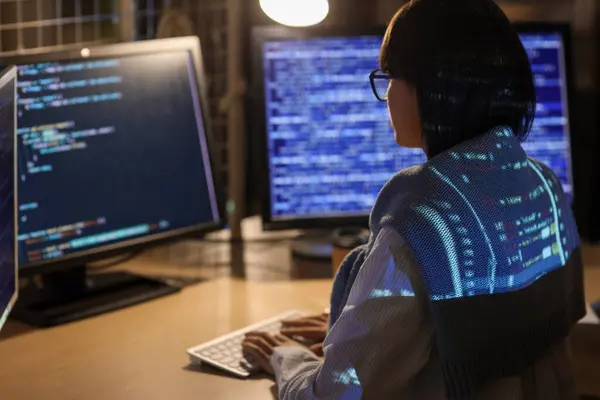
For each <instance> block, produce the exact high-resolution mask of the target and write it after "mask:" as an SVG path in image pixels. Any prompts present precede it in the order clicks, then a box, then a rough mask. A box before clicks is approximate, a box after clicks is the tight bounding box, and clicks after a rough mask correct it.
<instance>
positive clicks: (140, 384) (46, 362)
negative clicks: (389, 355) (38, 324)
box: [0, 278, 331, 400]
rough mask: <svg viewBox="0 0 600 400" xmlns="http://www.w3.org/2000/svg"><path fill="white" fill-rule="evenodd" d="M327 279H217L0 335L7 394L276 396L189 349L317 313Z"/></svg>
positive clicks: (69, 397)
mask: <svg viewBox="0 0 600 400" xmlns="http://www.w3.org/2000/svg"><path fill="white" fill-rule="evenodd" d="M330 287H331V283H330V281H328V280H321V281H302V282H270V283H269V282H264V283H252V282H245V281H241V280H235V279H231V278H221V279H217V280H214V281H209V282H206V283H201V284H198V285H196V286H193V287H189V288H187V289H185V290H184V291H183V292H182V293H180V294H177V295H173V296H169V297H165V298H163V299H160V300H156V301H153V302H150V303H146V304H142V305H140V306H136V307H132V308H128V309H125V310H122V311H119V312H115V313H112V314H108V315H103V316H100V317H97V318H92V319H89V320H86V321H82V322H78V323H74V324H71V325H68V326H64V327H58V328H54V329H49V330H39V331H32V332H26V333H23V334H21V335H18V336H14V337H12V338H8V339H5V340H3V341H0V397H1V398H2V399H3V400H13V399H14V400H38V399H40V400H54V399H56V400H129V399H131V400H138V399H139V400H142V399H143V400H152V399H161V400H163V399H169V400H170V399H178V400H185V399H194V400H198V399H206V400H212V399H215V400H216V399H219V400H226V399H231V400H242V399H243V400H246V399H247V400H253V399H257V400H259V399H273V394H272V392H271V388H272V386H273V382H272V381H270V380H268V379H264V378H259V379H256V380H252V381H244V380H237V379H233V378H230V377H228V376H224V375H219V374H218V373H216V372H215V371H214V370H212V369H208V368H206V369H202V370H201V371H198V370H194V369H190V368H189V366H188V357H187V354H186V353H185V349H186V348H187V347H190V346H192V345H195V344H199V343H201V342H203V341H206V340H209V339H212V338H214V337H216V336H219V335H220V334H223V333H226V332H229V331H231V330H235V329H239V328H242V327H244V326H246V325H248V324H250V323H253V322H257V321H260V320H262V319H265V318H268V317H271V316H273V315H276V314H278V313H281V312H285V311H287V310H289V309H302V310H306V311H310V312H319V311H322V310H323V309H324V308H325V307H326V305H327V304H328V303H329V291H330Z"/></svg>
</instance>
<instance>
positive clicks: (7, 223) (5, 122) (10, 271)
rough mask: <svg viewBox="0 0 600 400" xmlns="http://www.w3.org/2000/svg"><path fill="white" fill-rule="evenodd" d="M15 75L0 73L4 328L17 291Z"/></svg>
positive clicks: (0, 320) (0, 303) (0, 311)
mask: <svg viewBox="0 0 600 400" xmlns="http://www.w3.org/2000/svg"><path fill="white" fill-rule="evenodd" d="M15 84H16V82H15V75H14V74H12V75H4V76H2V75H0V328H2V326H3V325H4V323H5V322H6V318H7V317H8V314H9V313H10V310H11V308H12V306H13V303H14V300H15V298H16V293H17V271H16V259H15V256H16V251H15V247H16V241H15V235H16V232H15V228H16V225H15V190H14V189H15V172H16V171H15V165H16V163H15V128H16V126H15Z"/></svg>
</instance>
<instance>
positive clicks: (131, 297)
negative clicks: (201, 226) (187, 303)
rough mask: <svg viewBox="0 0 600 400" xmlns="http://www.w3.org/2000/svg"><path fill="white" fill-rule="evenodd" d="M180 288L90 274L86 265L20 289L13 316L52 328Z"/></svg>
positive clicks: (126, 276)
mask: <svg viewBox="0 0 600 400" xmlns="http://www.w3.org/2000/svg"><path fill="white" fill-rule="evenodd" d="M179 290H180V288H178V287H173V286H169V285H167V284H166V283H164V282H160V281H158V280H153V279H150V278H144V277H140V276H135V275H132V274H128V273H126V272H111V273H101V274H87V270H86V267H85V266H78V267H76V268H71V269H67V270H64V271H59V272H51V273H47V274H44V275H42V276H41V279H32V280H31V282H29V285H27V286H26V287H24V288H21V290H20V293H19V300H18V301H17V304H16V307H15V310H14V312H13V314H12V316H13V317H14V318H15V319H17V320H20V321H22V322H25V323H27V324H30V325H33V326H37V327H50V326H56V325H61V324H65V323H68V322H73V321H77V320H80V319H84V318H88V317H92V316H94V315H99V314H103V313H106V312H110V311H114V310H118V309H120V308H124V307H128V306H131V305H134V304H138V303H142V302H145V301H148V300H152V299H155V298H158V297H162V296H165V295H168V294H172V293H176V292H178V291H179Z"/></svg>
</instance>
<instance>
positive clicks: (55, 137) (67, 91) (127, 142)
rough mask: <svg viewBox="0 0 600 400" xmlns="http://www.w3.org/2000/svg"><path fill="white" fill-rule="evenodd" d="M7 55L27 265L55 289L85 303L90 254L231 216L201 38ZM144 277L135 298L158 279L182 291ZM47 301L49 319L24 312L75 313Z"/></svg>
mask: <svg viewBox="0 0 600 400" xmlns="http://www.w3.org/2000/svg"><path fill="white" fill-rule="evenodd" d="M9 61H10V62H11V63H13V64H16V65H17V66H18V74H19V83H18V130H17V135H18V146H19V236H18V241H19V255H20V259H21V268H20V272H21V274H23V275H33V274H44V276H45V277H46V278H47V280H48V282H47V283H48V284H46V285H45V287H52V286H56V287H57V289H59V290H56V292H60V291H63V292H65V291H66V292H69V293H72V292H73V291H74V290H75V291H77V290H81V291H82V293H85V295H84V294H82V296H81V297H82V298H83V299H81V300H82V302H81V307H83V303H84V301H83V300H85V301H88V298H87V296H89V295H90V294H89V291H85V290H83V289H82V288H81V287H80V286H81V285H84V284H86V283H87V282H89V279H90V278H91V277H90V276H88V277H85V274H84V273H83V269H84V266H85V264H87V263H89V262H91V261H94V260H98V259H100V258H106V257H108V256H113V255H118V254H120V253H131V252H134V251H137V250H138V249H141V248H143V247H144V246H148V245H156V244H157V243H160V242H163V241H165V240H171V239H175V238H181V237H183V236H196V235H201V234H204V233H206V232H210V231H214V230H217V229H220V228H222V227H223V226H224V218H223V210H222V207H221V205H222V204H223V202H222V199H221V191H220V189H219V185H218V181H217V179H216V177H215V175H216V174H215V168H216V166H217V160H216V159H215V151H213V149H212V137H211V135H210V132H209V126H210V124H209V123H208V118H209V115H208V111H209V110H208V107H207V102H206V97H205V90H206V83H205V77H204V71H203V67H202V62H201V61H202V58H201V50H200V42H199V40H198V38H196V37H187V38H177V39H164V40H154V41H144V42H134V43H125V44H115V45H107V46H101V47H92V48H76V49H73V50H68V51H61V52H56V53H45V54H39V55H33V56H23V57H16V58H12V59H10V60H9ZM124 279H125V278H124ZM127 279H128V282H130V280H129V279H130V277H127ZM71 281H75V282H71ZM66 282H70V283H69V289H67V290H65V289H64V287H63V286H64V285H65V284H66ZM98 285H99V284H95V285H94V287H95V288H97V287H98ZM128 285H129V284H128ZM137 285H138V287H137V288H136V289H135V290H133V289H131V287H129V288H128V290H129V292H131V293H134V295H133V296H131V293H130V297H136V298H140V296H139V293H138V291H140V290H141V291H143V289H144V287H148V286H152V287H153V290H154V291H155V292H156V291H158V292H161V291H162V292H165V291H166V292H171V291H172V290H174V288H167V287H165V285H163V284H162V283H160V284H158V283H157V285H155V286H153V285H152V284H149V283H148V281H147V280H145V281H143V283H141V282H138V284H137ZM140 285H141V287H140ZM88 286H89V285H88ZM113 286H114V285H113ZM73 287H79V289H72V288H73ZM89 289H91V287H90V288H89ZM122 292H123V291H122ZM162 292H161V293H162ZM23 294H24V295H26V293H23ZM55 294H56V293H55ZM155 294H156V293H155ZM115 296H116V295H115ZM149 296H150V297H152V296H151V295H149ZM105 297H106V296H105ZM118 297H119V296H116V298H115V299H110V300H107V299H106V298H103V299H100V300H98V302H97V303H94V307H92V308H95V309H96V311H93V310H92V311H90V309H89V308H90V307H88V309H87V310H85V312H84V311H83V310H81V309H75V310H74V311H77V313H79V315H81V314H82V313H84V314H85V313H98V312H101V311H105V309H106V308H107V307H109V308H110V304H108V303H111V302H112V303H113V304H112V305H113V306H115V307H116V306H117V303H119V302H121V303H122V299H120V298H118ZM141 297H143V296H141ZM113 300H114V301H113ZM20 303H21V302H20ZM26 303H27V302H23V305H25V304H26ZM39 303H40V301H38V302H37V303H36V307H38V308H39V307H41V306H40V305H39ZM43 303H45V304H55V303H56V299H52V300H49V299H45V300H44V302H43ZM58 303H60V304H61V305H62V303H61V302H60V301H59V302H58ZM88 303H89V301H88ZM107 304H108V305H107ZM16 311H17V310H15V312H16ZM19 311H21V310H19ZM46 311H47V313H46V314H47V315H46V317H47V318H46V319H45V320H44V321H42V320H43V319H44V318H38V317H40V316H39V315H38V316H37V317H36V318H32V317H26V318H27V319H28V320H29V321H28V322H32V320H33V322H32V323H34V324H36V325H40V324H42V325H48V324H50V325H52V324H55V323H60V322H66V321H67V320H69V319H72V318H73V314H74V313H75V312H73V313H71V315H70V316H69V315H67V316H65V315H63V316H61V318H62V320H58V318H54V317H53V315H54V314H52V313H56V312H58V311H56V310H46ZM72 311H73V310H72ZM20 315H21V314H20ZM52 318H54V320H52V321H50V320H51V319H52Z"/></svg>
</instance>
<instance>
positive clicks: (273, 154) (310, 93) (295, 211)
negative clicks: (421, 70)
mask: <svg viewBox="0 0 600 400" xmlns="http://www.w3.org/2000/svg"><path fill="white" fill-rule="evenodd" d="M521 39H522V41H523V43H524V46H525V47H526V49H527V51H528V54H529V56H530V60H531V62H532V66H533V71H534V74H535V81H536V87H537V90H538V106H537V110H538V111H537V115H536V121H535V125H534V127H533V129H532V132H531V134H530V137H529V139H528V141H527V143H525V144H524V147H525V150H526V151H527V152H528V154H529V155H530V156H531V157H534V158H536V159H538V160H540V161H542V162H544V163H546V164H547V165H549V166H550V167H551V168H552V169H553V170H554V171H555V172H556V173H557V175H558V176H559V178H560V180H561V182H562V183H563V186H564V189H565V192H567V194H568V195H569V196H570V195H571V193H572V179H571V167H570V143H569V131H568V115H567V95H566V87H565V82H566V80H565V65H564V53H563V44H562V39H561V37H560V35H558V34H552V35H536V34H530V35H529V34H528V35H522V36H521ZM381 40H382V39H381V38H380V37H376V36H362V37H330V38H312V39H295V40H273V41H268V42H266V43H265V44H264V47H263V61H264V74H265V82H264V85H265V106H266V116H267V146H268V158H269V160H268V161H269V173H270V182H269V185H270V193H271V198H270V204H271V217H272V219H273V220H285V219H296V218H321V217H323V218H326V217H344V216H357V215H359V216H360V215H367V214H369V213H370V211H371V208H372V206H373V204H374V202H375V199H376V197H377V195H378V193H379V191H380V190H381V188H382V187H383V185H384V184H385V182H387V180H388V179H390V177H391V176H392V175H393V174H394V173H396V172H398V171H400V170H402V169H405V168H408V167H412V166H414V165H417V164H420V163H422V162H423V161H425V155H424V154H423V152H422V151H421V150H413V149H403V148H402V149H401V148H398V146H397V145H396V143H395V140H394V134H393V131H392V129H391V126H390V122H389V116H388V111H387V105H386V104H385V103H381V102H378V101H376V99H375V98H374V96H373V93H372V90H371V87H370V83H369V79H368V75H369V73H370V72H371V71H372V70H374V69H376V68H378V65H377V60H378V56H379V50H380V47H381Z"/></svg>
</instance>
